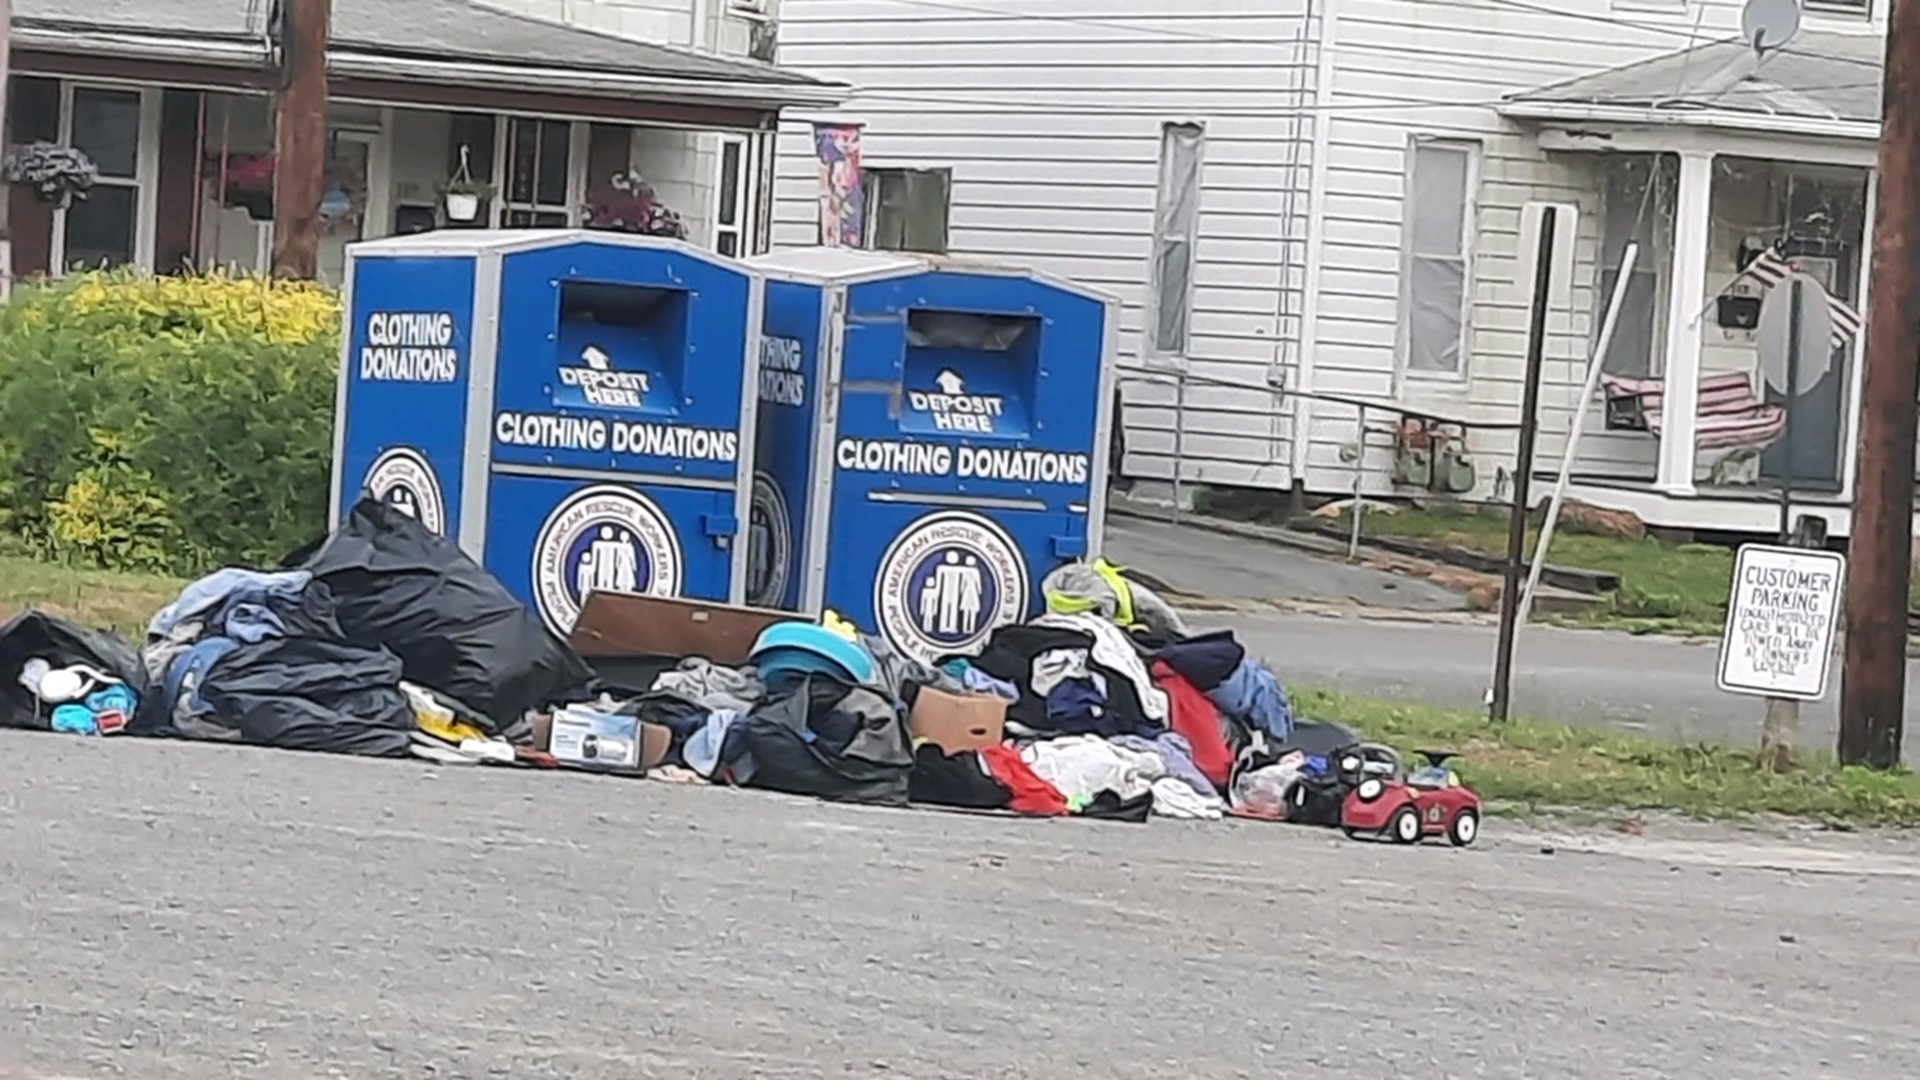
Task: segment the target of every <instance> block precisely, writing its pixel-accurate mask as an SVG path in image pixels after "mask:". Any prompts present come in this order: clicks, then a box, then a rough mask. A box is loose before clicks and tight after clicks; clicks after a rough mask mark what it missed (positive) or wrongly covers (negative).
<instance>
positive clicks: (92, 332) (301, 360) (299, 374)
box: [0, 273, 340, 575]
mask: <svg viewBox="0 0 1920 1080" xmlns="http://www.w3.org/2000/svg"><path fill="white" fill-rule="evenodd" d="M339 325H340V323H339V305H338V301H337V300H336V299H335V297H334V296H333V294H332V293H330V292H328V291H327V290H325V289H322V288H319V287H316V286H313V285H309V284H301V283H289V282H269V281H265V280H261V279H255V278H229V277H223V276H203V277H150V276H145V275H137V274H131V273H111V274H86V275H79V276H76V277H72V278H68V279H66V280H64V281H60V282H55V283H48V284H37V285H28V286H23V287H21V288H20V289H18V290H16V291H15V293H14V299H13V300H12V301H11V302H10V303H9V304H7V305H6V306H5V307H4V308H0V528H4V529H5V530H7V531H9V532H12V533H15V534H17V535H19V536H21V537H23V538H25V539H26V540H27V541H28V542H29V543H31V544H32V545H33V546H35V547H36V548H38V549H39V550H41V551H43V552H44V553H47V554H50V555H56V556H59V557H62V558H64V559H68V560H72V561H78V562H85V563H90V564H94V565H98V566H101V567H104V568H107V569H114V570H149V571H165V572H171V573H175V574H183V575H184V574H194V573H199V572H201V571H204V570H206V569H209V568H211V567H213V566H216V565H220V564H226V563H247V564H261V563H267V562H271V561H273V560H276V559H278V558H279V557H280V556H281V555H283V554H285V553H286V552H287V551H288V550H290V549H291V548H294V547H297V546H298V545H299V544H301V543H303V542H305V541H306V540H308V539H311V538H312V537H313V536H314V535H315V534H316V533H318V532H319V531H320V530H321V529H323V528H324V527H325V524H326V516H327V505H326V500H327V490H328V471H329V461H330V453H331V447H332V431H333V403H334V385H335V382H334V377H335V375H334V373H335V370H336V366H337V364H338V362H339V359H338V358H339V336H338V335H339Z"/></svg>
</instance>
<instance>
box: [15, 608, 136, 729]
mask: <svg viewBox="0 0 1920 1080" xmlns="http://www.w3.org/2000/svg"><path fill="white" fill-rule="evenodd" d="M36 656H37V657H40V658H41V659H43V660H45V661H46V662H47V663H49V664H51V665H52V666H53V667H55V668H63V667H67V666H68V665H71V664H85V665H87V666H88V667H91V668H94V669H96V670H98V671H100V672H101V673H102V674H105V675H111V676H113V677H114V678H117V679H119V680H121V681H122V682H124V683H126V684H127V687H128V688H129V689H131V690H132V691H133V692H134V694H135V695H137V696H140V697H145V696H146V692H147V673H146V669H145V668H144V667H142V666H141V664H140V654H139V652H137V651H136V650H135V649H134V647H133V646H132V645H129V644H128V643H127V642H125V641H123V640H121V639H120V637H119V636H118V635H115V634H111V633H108V632H107V631H105V630H88V629H87V628H86V627H83V626H78V625H76V624H74V623H70V622H67V621H66V620H65V619H59V618H55V617H54V616H52V615H48V614H47V613H45V612H42V611H29V612H26V613H24V614H21V615H16V616H14V617H13V618H12V619H10V620H8V622H7V624H6V625H5V626H0V727H16V728H31V729H34V730H36V731H49V730H51V729H52V723H51V717H52V711H51V710H49V709H48V708H46V707H45V706H44V705H42V704H41V703H40V702H39V700H38V699H37V698H35V697H34V696H33V692H32V691H30V690H28V689H27V688H26V687H24V686H22V685H20V669H21V668H22V667H23V666H25V664H26V662H27V661H28V660H31V659H33V658H34V657H36Z"/></svg>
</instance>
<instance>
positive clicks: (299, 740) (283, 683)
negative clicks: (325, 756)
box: [200, 638, 414, 757]
mask: <svg viewBox="0 0 1920 1080" xmlns="http://www.w3.org/2000/svg"><path fill="white" fill-rule="evenodd" d="M400 679H401V665H400V660H399V658H398V657H396V656H394V655H393V654H392V653H390V652H388V651H387V650H385V649H380V648H374V649H363V648H360V647H359V646H356V645H349V644H347V643H345V642H340V641H324V640H321V639H318V638H278V639H274V640H271V641H263V642H261V643H260V644H258V645H242V646H241V647H240V648H238V649H235V650H234V651H233V652H230V653H228V654H227V655H225V656H223V657H221V658H220V659H219V660H218V661H216V662H215V663H214V665H213V666H212V667H211V668H209V669H208V670H207V674H206V677H205V678H204V679H203V680H202V681H201V683H200V696H201V698H202V699H203V700H204V701H205V702H206V703H207V705H208V707H210V708H211V709H212V710H213V713H212V715H211V716H210V717H208V720H209V721H211V722H212V723H215V724H218V725H220V726H222V727H226V728H229V729H231V730H233V731H234V732H236V733H237V734H238V735H239V737H240V740H241V741H242V742H248V743H252V744H254V745H256V746H273V747H278V748H280V749H282V750H318V751H322V752H325V753H333V754H357V755H360V756H362V757H406V756H408V755H409V753H410V752H411V751H410V749H409V748H410V747H411V746H412V743H413V729H414V718H413V707H412V706H411V705H410V704H408V702H407V695H406V694H405V693H404V692H402V691H401V689H400Z"/></svg>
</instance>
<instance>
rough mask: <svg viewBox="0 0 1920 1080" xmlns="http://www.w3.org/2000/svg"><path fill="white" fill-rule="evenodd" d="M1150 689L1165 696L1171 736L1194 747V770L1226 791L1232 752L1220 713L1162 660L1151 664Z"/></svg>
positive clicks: (1231, 763) (1195, 688) (1196, 689)
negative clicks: (1151, 685) (1154, 687)
mask: <svg viewBox="0 0 1920 1080" xmlns="http://www.w3.org/2000/svg"><path fill="white" fill-rule="evenodd" d="M1153 685H1155V686H1157V687H1159V688H1160V692H1161V693H1163V694H1165V695H1167V712H1168V713H1169V714H1170V719H1171V721H1172V725H1173V733H1174V734H1176V735H1178V736H1180V737H1181V738H1183V739H1185V740H1187V743H1188V744H1189V745H1191V746H1192V747H1193V764H1194V766H1195V767H1196V768H1198V769H1199V770H1200V774H1201V775H1202V776H1205V777H1206V778H1207V779H1209V780H1211V781H1213V786H1214V787H1217V788H1225V787H1226V786H1227V781H1228V780H1230V779H1232V778H1233V748H1232V747H1229V746H1228V745H1227V737H1226V735H1225V734H1224V733H1223V732H1222V731H1221V728H1220V710H1219V709H1216V708H1214V706H1213V702H1211V701H1209V700H1207V695H1205V694H1203V693H1201V692H1200V690H1199V688H1198V687H1196V686H1194V685H1193V684H1192V683H1190V682H1188V681H1187V680H1186V679H1184V678H1181V677H1180V673H1179V672H1177V671H1175V670H1173V669H1172V668H1170V667H1168V666H1167V664H1166V661H1164V660H1155V661H1154V662H1153Z"/></svg>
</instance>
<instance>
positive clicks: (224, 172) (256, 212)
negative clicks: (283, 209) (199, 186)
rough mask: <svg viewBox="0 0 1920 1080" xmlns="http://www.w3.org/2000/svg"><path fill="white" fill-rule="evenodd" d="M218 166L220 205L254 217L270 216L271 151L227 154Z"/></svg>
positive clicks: (261, 219)
mask: <svg viewBox="0 0 1920 1080" xmlns="http://www.w3.org/2000/svg"><path fill="white" fill-rule="evenodd" d="M213 164H214V165H215V167H216V168H219V169H220V174H219V175H220V205H222V206H229V207H233V208H234V209H237V210H245V211H246V212H247V216H248V217H250V218H252V219H253V220H255V221H272V220H273V155H272V154H228V155H226V157H225V159H224V161H221V160H218V159H216V160H215V161H214V163H213Z"/></svg>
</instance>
